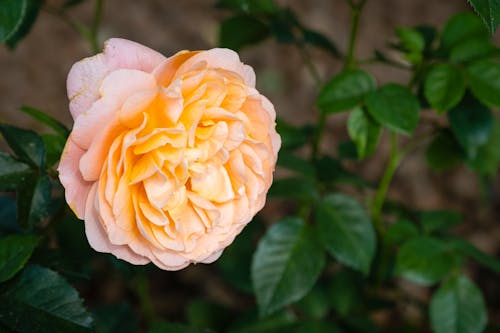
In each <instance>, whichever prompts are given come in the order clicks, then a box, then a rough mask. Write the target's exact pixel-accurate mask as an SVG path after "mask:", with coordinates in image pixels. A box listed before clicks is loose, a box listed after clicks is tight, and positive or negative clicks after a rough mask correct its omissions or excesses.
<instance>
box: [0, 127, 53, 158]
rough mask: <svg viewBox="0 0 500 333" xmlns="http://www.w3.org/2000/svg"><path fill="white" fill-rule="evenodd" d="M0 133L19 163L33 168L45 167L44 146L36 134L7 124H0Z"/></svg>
mask: <svg viewBox="0 0 500 333" xmlns="http://www.w3.org/2000/svg"><path fill="white" fill-rule="evenodd" d="M0 133H2V135H3V137H4V139H5V141H7V143H8V144H9V147H10V148H11V149H12V150H13V151H14V153H15V154H16V155H17V157H18V158H19V159H20V160H21V161H23V162H26V163H28V164H30V165H32V166H33V167H35V168H44V167H45V145H44V144H43V140H42V138H41V137H40V136H39V135H38V134H36V133H35V132H33V131H29V130H25V129H21V128H18V127H14V126H10V125H7V124H0Z"/></svg>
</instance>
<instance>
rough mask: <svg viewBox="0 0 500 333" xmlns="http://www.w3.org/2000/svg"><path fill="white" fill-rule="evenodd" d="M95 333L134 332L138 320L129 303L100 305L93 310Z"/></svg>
mask: <svg viewBox="0 0 500 333" xmlns="http://www.w3.org/2000/svg"><path fill="white" fill-rule="evenodd" d="M92 312H93V314H94V317H95V322H96V325H95V331H96V333H136V332H137V331H138V326H139V325H138V321H137V317H136V315H135V313H134V310H133V309H132V307H131V306H130V305H129V304H126V303H122V304H117V305H106V306H100V307H98V308H96V309H94V310H93V311H92Z"/></svg>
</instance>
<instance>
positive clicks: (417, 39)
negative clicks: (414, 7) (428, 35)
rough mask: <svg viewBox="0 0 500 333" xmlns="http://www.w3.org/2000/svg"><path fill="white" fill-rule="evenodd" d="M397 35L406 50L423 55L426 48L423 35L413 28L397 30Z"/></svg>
mask: <svg viewBox="0 0 500 333" xmlns="http://www.w3.org/2000/svg"><path fill="white" fill-rule="evenodd" d="M396 34H397V36H398V38H399V40H400V42H401V46H402V47H403V49H404V50H406V51H409V52H417V53H421V52H422V51H423V50H424V48H425V39H424V36H422V34H421V33H420V32H419V31H418V30H416V29H412V28H397V29H396Z"/></svg>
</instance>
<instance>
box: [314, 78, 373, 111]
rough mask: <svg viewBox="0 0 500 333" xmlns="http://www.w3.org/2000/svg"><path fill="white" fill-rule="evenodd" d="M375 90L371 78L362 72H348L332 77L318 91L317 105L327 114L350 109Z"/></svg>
mask: <svg viewBox="0 0 500 333" xmlns="http://www.w3.org/2000/svg"><path fill="white" fill-rule="evenodd" d="M374 89H375V80H374V79H373V77H372V76H371V75H370V74H368V73H367V72H365V71H362V70H348V71H345V72H342V73H340V74H338V75H337V76H334V77H333V78H332V79H331V80H330V81H329V82H328V83H327V84H326V85H325V86H324V87H323V88H322V89H321V91H320V93H319V96H318V100H317V104H318V107H319V108H320V109H321V110H322V111H323V112H327V113H332V112H340V111H346V110H349V109H352V108H353V107H355V106H356V105H358V104H359V103H361V100H362V99H363V97H364V96H365V95H366V94H367V93H369V92H371V91H373V90H374Z"/></svg>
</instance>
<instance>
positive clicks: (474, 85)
mask: <svg viewBox="0 0 500 333" xmlns="http://www.w3.org/2000/svg"><path fill="white" fill-rule="evenodd" d="M467 74H468V79H469V85H470V89H471V90H472V93H473V94H474V96H476V97H477V99H479V100H480V101H481V102H482V103H484V104H486V105H489V106H493V107H500V62H497V61H492V60H482V61H478V62H475V63H473V64H471V65H470V66H468V67H467Z"/></svg>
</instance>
